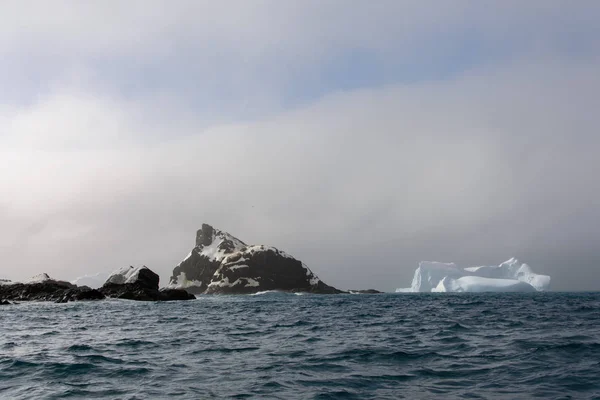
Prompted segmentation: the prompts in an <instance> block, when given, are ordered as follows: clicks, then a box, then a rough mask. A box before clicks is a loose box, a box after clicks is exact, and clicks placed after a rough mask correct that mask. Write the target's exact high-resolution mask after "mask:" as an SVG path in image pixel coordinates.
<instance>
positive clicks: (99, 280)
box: [71, 272, 108, 289]
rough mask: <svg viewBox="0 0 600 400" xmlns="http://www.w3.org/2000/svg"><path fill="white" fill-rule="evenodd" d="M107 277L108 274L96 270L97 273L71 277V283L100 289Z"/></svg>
mask: <svg viewBox="0 0 600 400" xmlns="http://www.w3.org/2000/svg"><path fill="white" fill-rule="evenodd" d="M107 279H108V274H106V273H104V272H98V273H97V274H92V275H84V276H80V277H78V278H76V279H73V280H72V281H71V283H72V284H73V285H75V286H87V287H89V288H92V289H100V288H101V287H102V285H104V282H106V280H107Z"/></svg>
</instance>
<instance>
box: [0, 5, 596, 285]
mask: <svg viewBox="0 0 600 400" xmlns="http://www.w3.org/2000/svg"><path fill="white" fill-rule="evenodd" d="M13 4H14V6H15V7H17V6H18V5H17V3H13ZM44 4H45V3H44ZM56 4H58V3H56ZM65 4H67V3H65ZM74 4H75V5H74V7H75V9H74V10H75V11H73V9H70V10H71V11H70V12H69V13H68V12H66V11H65V10H66V9H62V8H60V7H57V8H53V9H51V10H47V12H48V13H49V15H51V16H52V18H42V19H41V20H39V21H38V20H33V22H32V23H33V25H34V26H33V28H32V29H27V30H26V31H27V35H25V37H24V38H22V39H19V40H16V39H13V40H6V39H4V41H2V42H0V53H4V54H11V55H15V56H16V55H17V54H21V53H23V54H24V53H25V52H26V51H28V50H31V49H36V50H35V51H34V54H36V55H38V56H40V57H43V58H44V57H50V59H52V60H53V62H54V63H56V65H62V64H63V63H64V64H65V65H68V66H69V68H67V67H64V66H59V67H57V70H59V71H61V76H60V77H59V78H56V77H52V79H50V77H48V79H49V80H48V82H50V83H49V84H48V85H47V86H46V90H44V91H43V93H42V94H40V95H38V96H36V97H33V98H29V100H28V101H27V102H25V103H23V102H21V101H10V99H8V100H9V101H6V100H5V101H3V102H2V103H0V171H2V172H1V174H0V192H1V193H3V196H2V198H0V242H1V243H2V244H3V246H0V260H2V264H0V272H1V275H2V276H3V277H4V276H6V277H9V278H14V279H20V278H25V277H27V276H29V275H33V274H36V273H39V272H42V271H46V272H48V273H50V274H51V275H56V276H58V277H61V278H74V277H75V276H78V275H83V274H85V273H94V272H97V271H104V270H112V269H115V268H117V267H120V266H122V265H128V264H146V265H148V266H150V267H152V268H153V269H155V270H157V271H159V272H160V273H161V276H162V279H163V280H164V279H167V277H168V276H169V274H170V271H171V270H172V267H173V266H174V265H175V264H176V263H177V262H178V261H179V260H180V259H181V258H182V257H183V256H185V254H187V252H188V251H189V249H190V247H191V246H192V245H193V240H194V233H195V230H196V229H197V228H198V227H199V226H200V224H201V223H202V222H209V223H211V224H213V225H215V226H217V227H219V228H221V229H224V230H227V231H230V232H231V233H233V234H235V235H237V236H239V237H240V238H242V239H243V240H245V241H248V242H255V243H267V244H272V245H275V246H278V247H280V248H282V249H284V250H286V251H288V252H290V253H291V254H294V255H295V256H297V257H298V258H300V259H302V260H303V261H305V262H306V263H307V264H308V265H309V266H311V267H312V268H313V270H315V272H317V273H318V274H319V275H320V276H321V277H322V278H323V279H324V280H326V281H327V282H328V283H330V284H333V285H336V286H340V287H342V288H350V287H367V286H368V287H376V288H380V289H385V290H390V289H393V288H394V287H399V286H403V285H406V284H408V283H409V281H410V279H411V276H412V272H413V271H414V268H415V267H416V264H417V262H418V261H419V260H422V259H435V260H440V261H456V262H458V263H460V264H462V265H472V264H480V263H499V262H501V261H504V259H507V258H510V257H512V256H516V257H519V258H521V259H522V261H525V262H528V263H530V264H531V265H532V267H533V268H534V269H535V270H537V271H539V272H545V273H549V274H551V275H552V276H553V278H554V288H555V289H598V285H597V284H596V283H595V282H594V278H595V276H596V275H597V272H596V271H597V266H598V265H599V264H598V262H599V261H600V257H598V256H597V255H596V249H595V242H597V239H598V238H599V237H600V232H599V228H598V226H600V224H599V222H600V212H599V211H598V208H597V204H600V185H599V184H598V183H597V179H595V176H594V173H595V171H596V170H599V167H600V165H599V164H600V162H599V161H597V157H596V154H595V150H596V149H598V148H599V145H600V139H599V137H598V135H597V132H596V131H597V129H596V128H597V126H598V122H599V121H598V116H597V112H596V110H597V109H599V108H600V107H599V106H600V99H599V97H598V93H600V91H599V90H600V82H599V81H598V79H597V73H596V71H597V70H598V67H599V66H600V62H599V59H598V53H597V52H595V50H596V49H594V47H593V46H594V44H593V40H592V39H593V38H597V37H598V34H597V32H596V29H597V28H596V24H587V22H589V21H588V19H590V18H591V15H596V14H595V13H597V11H598V7H595V6H594V4H593V3H590V4H588V5H587V6H588V9H586V7H585V5H583V4H584V2H582V3H578V4H581V5H580V6H579V7H578V8H577V9H573V10H572V11H573V12H572V13H570V14H566V15H565V14H564V13H562V12H561V11H562V8H561V6H560V4H559V2H556V3H554V2H545V3H544V4H546V5H547V6H546V7H547V8H544V9H543V10H541V11H540V12H541V16H540V12H536V13H534V12H533V11H534V10H533V6H529V5H524V6H522V7H520V8H515V7H512V6H510V4H509V3H507V4H509V5H507V6H506V7H504V6H503V7H501V9H498V10H494V11H495V12H494V13H492V12H491V11H485V10H473V9H472V8H471V7H469V8H467V7H466V5H465V4H467V3H457V5H456V7H452V9H448V10H446V9H443V8H441V9H432V10H430V8H426V7H422V6H417V5H413V6H411V7H408V6H407V5H410V4H411V3H402V4H404V7H402V8H398V9H397V8H396V7H400V6H399V5H398V4H400V2H390V3H388V4H386V6H385V7H382V8H381V9H376V10H369V12H372V14H373V20H365V18H364V16H365V15H367V14H368V13H367V11H366V10H365V9H364V7H365V5H366V4H368V3H366V2H365V3H360V4H361V5H360V6H358V7H356V8H353V9H351V10H348V9H347V8H344V9H343V15H342V16H343V17H344V18H341V16H339V20H338V19H336V16H337V14H336V13H337V12H338V11H339V10H341V9H340V8H339V5H338V4H336V3H335V2H331V3H330V5H329V6H325V7H316V6H315V5H316V3H314V4H313V3H311V2H306V5H305V6H304V7H302V8H301V9H299V10H292V9H291V8H289V7H288V6H282V5H280V6H274V5H273V3H268V2H265V7H267V8H266V9H261V8H260V7H247V6H244V5H246V4H249V3H246V2H240V3H236V5H238V6H240V7H239V8H236V10H235V11H236V12H235V13H234V12H231V10H230V9H231V7H225V6H224V7H222V8H218V9H212V10H211V11H210V12H207V13H202V12H200V11H202V10H200V9H198V8H197V7H198V5H199V4H201V3H198V2H193V3H189V5H190V7H192V9H193V10H192V9H186V8H185V7H184V5H185V4H186V3H183V2H182V3H181V8H179V7H178V8H176V9H172V8H168V9H164V10H163V9H161V8H160V5H161V4H165V3H159V2H155V3H147V2H144V3H143V4H144V5H145V7H142V9H143V11H142V12H140V13H138V12H137V9H136V8H135V7H131V6H127V7H125V6H122V4H123V3H121V2H119V3H115V4H113V5H114V6H115V8H114V9H113V11H111V12H112V13H114V15H115V16H114V18H116V19H113V22H114V23H115V29H114V30H113V31H112V32H111V33H110V34H108V35H104V34H103V33H105V31H106V30H105V29H104V25H103V18H99V17H98V16H101V15H103V14H102V12H106V10H107V9H106V8H97V7H98V6H97V5H82V3H79V2H76V3H74ZM129 4H132V3H129ZM140 4H141V3H140ZM206 4H208V3H206ZM277 4H280V3H277ZM328 4H329V3H328ZM414 4H416V3H414ZM538 5H539V4H538ZM81 7H83V8H82V9H79V8H81ZM90 7H91V8H90ZM123 7H124V8H123ZM140 7H141V6H140ZM330 7H331V8H330ZM15 10H16V9H15ZM265 10H266V11H265ZM192 11H193V12H192ZM267 11H268V12H267ZM585 11H588V12H587V13H586V12H585ZM13 12H14V13H15V14H14V15H13V16H15V18H13V20H14V21H15V22H13V23H12V24H8V25H6V24H5V25H4V26H3V27H2V28H0V29H4V31H3V32H4V33H5V34H2V35H0V37H4V38H6V37H8V36H10V35H9V34H12V35H13V38H14V37H15V35H16V34H17V33H18V32H22V31H23V28H22V23H23V19H19V18H17V17H16V16H22V15H25V14H23V13H24V12H23V11H22V10H16V11H14V10H13ZM71 13H72V14H71ZM205 14H206V15H205ZM492 14H496V16H497V17H498V21H496V20H494V19H493V18H491V17H492ZM69 15H75V16H76V18H75V17H73V18H72V17H69ZM291 15H294V16H296V17H297V18H291V17H290V16H291ZM398 15H402V16H403V18H404V20H405V21H406V24H397V23H395V22H397V20H396V19H394V18H397V16H398ZM92 16H94V18H92ZM225 16H227V17H228V18H225ZM475 16H477V18H475ZM107 18H108V17H107ZM111 18H112V14H111ZM195 18H196V19H195ZM197 18H200V19H197ZM104 20H106V19H104ZM121 20H122V21H128V22H127V23H125V22H122V23H119V21H121ZM307 20H310V21H313V22H314V24H315V25H314V29H309V30H307V29H305V28H303V24H305V21H307ZM557 20H558V21H561V22H563V24H562V25H561V24H558V28H557V27H556V26H557V24H556V21H557ZM19 21H21V22H19ZM36 21H37V22H36ZM157 21H158V23H156V22H157ZM282 21H285V23H283V22H282ZM507 21H510V22H511V23H512V24H510V25H509V26H510V29H509V28H506V27H504V25H505V24H506V22H507ZM58 22H60V24H59V25H60V28H58V27H57V28H55V24H58ZM358 22H361V24H362V25H360V24H359V25H360V26H362V27H363V29H360V30H359V29H355V27H356V26H357V25H356V24H357V23H358ZM87 24H92V25H91V26H89V25H87ZM94 24H96V25H94ZM577 24H579V25H581V27H580V29H577V30H576V35H575V36H576V37H577V38H578V39H582V40H581V41H580V42H579V43H580V48H579V51H573V52H569V51H566V50H565V49H564V48H563V47H565V46H566V45H565V44H564V43H562V44H561V41H560V40H558V39H561V40H566V39H565V36H566V35H565V34H564V32H563V29H566V28H564V26H570V27H572V26H575V25H577ZM129 25H130V27H129V30H127V29H126V28H127V27H128V26H129ZM442 28H443V29H442ZM444 30H451V31H452V32H454V34H457V33H456V32H465V31H466V32H474V33H476V34H481V35H482V36H483V38H482V39H481V40H482V43H484V44H485V46H491V47H493V48H494V49H500V51H496V54H500V55H501V56H502V57H504V58H506V57H507V58H506V59H504V60H503V61H502V62H497V63H492V64H490V63H483V64H481V65H476V66H473V67H472V68H470V69H468V70H466V71H463V72H462V73H461V74H458V75H456V76H453V77H451V78H448V79H445V80H441V81H419V82H412V83H402V80H401V79H400V80H399V81H400V83H398V82H396V83H393V82H391V83H387V84H385V85H380V86H378V87H373V88H363V89H355V90H344V91H337V92H335V91H334V92H333V93H331V94H328V95H325V96H323V97H321V98H320V99H318V100H314V101H310V102H308V103H307V104H305V105H302V106H298V107H295V108H293V109H291V110H289V109H288V110H285V109H284V108H285V107H284V106H283V105H282V104H281V98H282V96H283V97H285V95H286V93H287V91H286V88H287V86H286V82H289V81H290V80H293V77H294V74H293V73H292V72H290V68H288V67H289V66H290V65H293V63H295V62H296V61H298V62H299V65H298V68H299V70H300V71H304V72H302V73H300V75H299V76H301V77H302V82H304V81H305V79H309V78H308V77H309V76H312V75H313V73H317V72H318V68H319V66H322V65H323V63H324V62H325V61H324V60H326V59H327V57H332V53H335V52H336V51H337V52H340V51H342V50H340V49H348V48H351V47H364V48H366V49H369V50H370V51H372V52H373V54H380V55H381V57H382V58H381V60H382V62H385V61H386V60H389V61H390V62H391V63H392V65H396V64H395V63H398V62H400V61H399V60H401V58H402V56H406V55H411V54H415V53H414V52H415V51H416V50H415V46H416V45H417V43H429V42H428V41H427V40H426V38H439V37H440V35H443V34H444V32H443V31H444ZM74 33H80V34H79V35H74ZM503 35H508V38H504V39H503ZM282 37H284V38H285V40H283V39H282ZM415 37H416V38H419V40H413V39H414V38H415ZM65 38H68V39H66V40H65V41H64V42H61V44H60V46H59V47H58V48H56V49H55V51H56V52H57V54H59V55H61V56H62V55H64V54H76V55H77V56H76V57H75V58H77V60H76V62H71V61H69V60H64V59H62V58H61V57H58V58H56V59H55V58H54V57H52V55H51V54H50V53H51V52H50V51H49V49H48V48H47V49H45V50H39V49H40V48H41V47H44V46H45V45H47V44H48V43H55V42H56V41H61V40H62V39H65ZM123 38H125V39H123ZM120 39H123V40H120ZM516 39H523V41H522V42H520V41H519V40H517V42H516V43H515V40H516ZM187 40H189V43H190V44H189V46H187V45H185V43H187ZM503 40H507V41H510V43H511V45H510V46H508V45H507V47H509V48H510V49H511V51H507V52H505V51H502V49H501V47H502V43H503ZM178 41H181V42H182V43H183V44H182V46H184V47H185V50H186V51H189V50H190V49H191V48H194V49H195V50H196V51H198V52H199V53H198V54H196V55H194V56H191V60H193V61H194V62H197V61H199V60H201V59H202V56H205V57H206V59H207V62H206V64H208V65H209V66H208V67H206V66H203V65H201V63H200V62H198V65H199V66H198V71H197V75H188V76H186V78H187V79H188V80H190V81H194V80H195V79H198V80H199V81H201V82H204V81H205V80H208V79H210V77H211V76H212V75H211V73H210V71H214V69H215V68H217V67H218V66H220V65H221V63H224V64H226V65H230V64H229V63H230V62H231V60H232V59H234V60H235V59H236V58H235V57H233V58H231V54H232V53H234V52H235V51H236V50H239V51H240V52H241V54H242V55H241V56H239V57H242V56H243V57H244V59H245V60H246V63H245V64H244V65H243V66H242V67H240V68H236V69H235V71H238V72H240V71H241V72H240V74H233V78H232V79H233V80H234V81H239V82H240V84H241V86H242V87H243V89H242V90H241V92H244V93H245V94H247V95H248V96H250V95H249V94H248V93H255V92H256V93H261V88H260V84H261V83H262V82H271V86H267V87H266V88H265V89H264V97H262V98H258V100H257V101H258V102H259V103H260V106H258V107H257V110H258V111H257V112H256V113H254V114H253V115H252V117H253V118H252V119H245V120H244V119H239V118H229V119H228V118H225V117H224V116H223V115H225V114H227V113H228V112H229V111H231V113H232V115H235V116H237V115H238V114H237V113H238V112H239V108H238V102H239V104H242V105H243V104H245V103H247V104H250V107H252V105H251V104H252V102H253V100H254V98H253V97H252V96H250V100H249V99H248V97H246V98H242V99H240V98H239V96H238V94H239V93H238V94H236V95H235V96H233V99H234V100H232V101H229V100H222V99H216V100H215V101H216V102H219V101H223V103H222V105H220V106H219V107H217V108H218V109H219V110H220V112H221V113H222V114H223V115H219V116H215V115H208V114H210V113H208V114H207V113H205V112H198V111H197V110H198V103H195V102H191V103H190V102H187V100H188V98H187V97H186V96H185V95H183V94H182V92H180V89H181V88H180V87H179V86H177V85H175V86H170V85H168V84H166V85H165V87H164V88H163V87H154V88H153V89H152V90H148V91H144V90H141V91H138V92H137V93H136V94H135V95H131V94H124V93H122V92H121V91H120V90H119V88H120V87H121V86H120V85H121V84H122V82H120V81H119V80H116V81H113V80H112V78H111V76H110V74H108V75H107V72H106V70H104V69H103V68H100V67H99V65H102V66H103V65H104V64H103V63H101V64H95V63H94V61H92V60H94V59H96V58H106V60H120V61H119V64H117V65H120V66H124V65H126V64H127V63H126V62H124V61H123V60H132V59H134V58H135V57H141V59H142V60H157V59H160V58H161V57H163V56H164V57H168V56H169V54H170V53H169V52H177V51H176V50H174V49H173V48H172V45H173V43H176V42H177V43H178ZM204 43H206V44H204ZM429 45H431V43H429V44H428V46H429ZM61 46H62V47H61ZM566 47H569V46H566ZM216 48H222V49H223V52H224V54H225V55H226V57H224V58H222V59H220V58H219V57H216V56H214V49H216ZM575 50H577V49H575ZM46 52H48V53H47V54H46ZM79 52H81V53H79ZM508 53H511V54H510V57H508V55H507V54H508ZM23 54H21V55H20V57H25V55H23ZM182 54H188V53H186V52H183V53H179V52H177V55H178V56H180V57H182ZM17 58H18V57H17ZM280 62H281V64H279V63H280ZM264 65H274V68H275V70H272V69H267V70H266V72H265V71H264V70H262V69H261V67H262V66H264ZM244 67H248V68H249V71H247V72H244V71H242V70H243V68H244ZM229 68H233V67H229ZM186 71H188V72H189V71H190V70H186ZM292 71H293V68H292ZM306 71H309V73H308V75H306V73H305V72H306ZM310 71H312V72H310ZM225 72H229V70H227V69H226V70H225ZM242 72H244V73H242ZM270 72H273V74H272V78H273V80H272V81H270V80H269V78H270V77H271V75H270ZM170 73H172V74H177V71H174V70H171V71H170ZM190 73H191V72H190ZM40 74H43V71H42V72H40ZM126 75H127V74H125V75H123V76H121V78H124V77H126ZM225 75H226V74H225ZM55 78H56V79H55ZM255 78H256V82H253V80H254V79H255ZM217 79H218V80H225V79H226V78H224V77H223V76H219V77H218V78H217ZM8 80H9V79H8V78H6V77H4V78H3V79H2V80H1V81H0V82H8ZM115 82H117V83H116V84H115ZM140 82H141V81H140ZM257 82H258V83H257ZM167 83H168V82H167ZM115 85H116V86H115ZM214 91H215V93H216V92H217V89H216V88H215V89H214ZM241 92H240V93H241ZM211 93H212V92H211ZM242 108H243V107H242Z"/></svg>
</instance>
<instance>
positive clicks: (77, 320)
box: [0, 293, 600, 399]
mask: <svg viewBox="0 0 600 400" xmlns="http://www.w3.org/2000/svg"><path fill="white" fill-rule="evenodd" d="M599 310H600V294H598V293H577V294H569V293H531V294H507V293H503V294H444V295H437V294H403V295H400V294H386V295H337V296H326V295H323V296H318V295H303V296H297V295H289V294H278V293H267V294H263V295H257V296H201V297H200V298H199V299H198V300H196V301H191V302H173V303H138V302H131V301H121V300H111V301H102V302H93V303H84V302H80V303H69V304H53V303H23V304H19V305H14V306H5V307H2V308H0V398H11V399H31V398H47V399H54V398H106V399H116V398H118V399H135V398H137V399H141V398H182V399H197V398H223V397H235V398H250V397H252V398H279V399H295V398H298V399H300V398H302V399H306V398H315V399H320V398H323V399H325V398H351V399H353V398H355V399H368V398H389V399H397V398H411V399H414V398H434V397H437V398H465V397H470V398H492V399H493V398H531V397H535V396H537V397H540V398H546V399H552V398H570V397H572V398H594V397H596V396H600V381H599V380H598V376H600V362H598V360H600V311H599Z"/></svg>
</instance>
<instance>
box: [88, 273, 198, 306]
mask: <svg viewBox="0 0 600 400" xmlns="http://www.w3.org/2000/svg"><path fill="white" fill-rule="evenodd" d="M158 284H159V276H158V275H157V274H156V273H154V272H153V271H151V270H150V269H149V268H148V267H146V266H143V267H141V268H134V267H129V268H123V269H121V270H120V271H118V272H117V273H115V274H113V275H111V276H110V277H109V278H108V279H107V281H106V283H105V284H104V285H103V286H102V287H101V288H100V292H101V293H102V294H103V295H104V296H106V297H111V298H117V299H127V300H137V301H169V300H191V299H195V298H196V297H195V296H194V295H192V294H189V293H187V292H186V291H185V290H180V289H164V290H159V289H158Z"/></svg>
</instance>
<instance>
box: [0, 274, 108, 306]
mask: <svg viewBox="0 0 600 400" xmlns="http://www.w3.org/2000/svg"><path fill="white" fill-rule="evenodd" d="M0 298H2V299H5V300H13V301H53V302H57V303H66V302H69V301H81V300H101V299H103V298H104V295H102V293H100V292H99V291H97V290H94V289H90V288H88V287H86V286H75V285H73V284H71V283H69V282H64V281H58V280H55V279H52V278H50V277H49V276H48V275H47V274H40V275H37V276H35V277H33V278H31V279H30V280H28V281H26V282H9V281H3V282H2V283H1V284H0Z"/></svg>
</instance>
